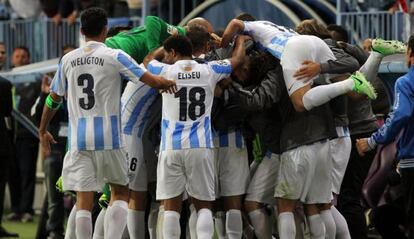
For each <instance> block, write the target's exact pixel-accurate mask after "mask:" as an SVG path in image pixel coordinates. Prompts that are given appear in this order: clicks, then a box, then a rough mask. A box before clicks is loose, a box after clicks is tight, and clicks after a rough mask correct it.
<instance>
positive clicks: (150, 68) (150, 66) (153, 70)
mask: <svg viewBox="0 0 414 239" xmlns="http://www.w3.org/2000/svg"><path fill="white" fill-rule="evenodd" d="M147 68H148V71H149V72H151V73H152V74H154V75H159V74H161V71H162V68H163V66H155V65H153V64H151V63H150V64H148V65H147Z"/></svg>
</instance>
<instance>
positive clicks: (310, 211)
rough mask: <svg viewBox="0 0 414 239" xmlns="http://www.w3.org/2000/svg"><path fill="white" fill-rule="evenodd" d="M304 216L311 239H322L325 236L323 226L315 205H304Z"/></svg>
mask: <svg viewBox="0 0 414 239" xmlns="http://www.w3.org/2000/svg"><path fill="white" fill-rule="evenodd" d="M305 214H306V218H307V221H308V224H309V231H310V234H311V238H312V239H324V238H325V235H326V228H325V224H324V222H323V220H322V217H321V215H320V210H319V207H318V205H317V204H305Z"/></svg>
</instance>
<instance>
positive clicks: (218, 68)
mask: <svg viewBox="0 0 414 239" xmlns="http://www.w3.org/2000/svg"><path fill="white" fill-rule="evenodd" d="M211 69H213V71H214V72H215V73H217V74H231V65H227V64H226V65H219V64H212V65H211Z"/></svg>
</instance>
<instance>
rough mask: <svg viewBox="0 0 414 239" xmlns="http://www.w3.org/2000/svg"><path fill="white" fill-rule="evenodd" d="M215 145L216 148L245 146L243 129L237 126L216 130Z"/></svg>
mask: <svg viewBox="0 0 414 239" xmlns="http://www.w3.org/2000/svg"><path fill="white" fill-rule="evenodd" d="M214 146H215V147H216V148H227V147H230V148H238V149H243V148H245V144H244V139H243V134H242V131H241V129H240V128H235V129H228V130H217V131H214Z"/></svg>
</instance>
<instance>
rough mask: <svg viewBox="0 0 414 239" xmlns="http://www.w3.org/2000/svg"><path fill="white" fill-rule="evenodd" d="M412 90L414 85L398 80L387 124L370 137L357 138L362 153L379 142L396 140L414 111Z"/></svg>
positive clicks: (384, 142) (358, 147)
mask: <svg viewBox="0 0 414 239" xmlns="http://www.w3.org/2000/svg"><path fill="white" fill-rule="evenodd" d="M412 92H413V89H412V86H410V84H409V83H408V82H407V81H402V80H398V81H397V83H396V85H395V99H394V106H393V110H392V112H391V113H390V115H389V117H388V118H387V120H386V121H385V124H384V125H383V126H382V127H381V128H380V129H379V130H378V131H377V132H375V133H374V134H372V136H371V137H370V138H364V139H359V140H357V149H358V152H359V153H360V154H361V155H363V154H364V153H365V152H367V151H370V150H372V149H375V147H376V146H377V144H389V143H391V142H392V141H394V140H395V138H396V137H397V136H398V134H399V133H400V132H401V130H402V129H403V128H404V126H405V125H406V124H407V123H408V122H409V120H410V117H411V115H413V113H414V101H413V99H412V97H410V96H412Z"/></svg>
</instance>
